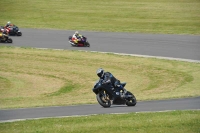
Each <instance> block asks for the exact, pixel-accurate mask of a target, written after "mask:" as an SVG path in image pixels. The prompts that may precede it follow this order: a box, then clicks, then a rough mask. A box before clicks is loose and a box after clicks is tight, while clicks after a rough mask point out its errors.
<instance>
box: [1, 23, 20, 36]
mask: <svg viewBox="0 0 200 133" xmlns="http://www.w3.org/2000/svg"><path fill="white" fill-rule="evenodd" d="M5 28H6V30H8V34H9V35H11V36H22V32H21V31H20V30H19V28H18V27H17V26H16V25H13V26H9V27H5Z"/></svg>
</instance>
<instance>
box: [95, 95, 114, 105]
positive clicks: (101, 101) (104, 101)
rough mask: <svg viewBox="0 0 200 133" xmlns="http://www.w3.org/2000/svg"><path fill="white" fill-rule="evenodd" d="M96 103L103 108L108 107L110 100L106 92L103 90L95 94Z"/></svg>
mask: <svg viewBox="0 0 200 133" xmlns="http://www.w3.org/2000/svg"><path fill="white" fill-rule="evenodd" d="M96 98H97V101H98V103H99V104H100V105H101V106H103V107H104V108H109V107H110V106H111V101H110V99H109V96H108V94H107V93H106V92H105V91H101V92H99V93H98V94H97V95H96Z"/></svg>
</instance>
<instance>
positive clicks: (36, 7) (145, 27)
mask: <svg viewBox="0 0 200 133" xmlns="http://www.w3.org/2000/svg"><path fill="white" fill-rule="evenodd" d="M0 5H1V8H0V12H1V17H0V25H5V23H6V22H7V21H9V20H10V21H11V22H13V23H15V24H16V25H18V26H19V27H23V28H48V29H64V30H87V31H88V30H89V31H109V32H137V33H164V34H196V35H200V15H199V13H200V1H199V0H98V1H97V0H82V1H77V0H56V1H55V0H42V1H41V0H32V1H30V0H29V1H28V0H17V1H16V0H1V1H0Z"/></svg>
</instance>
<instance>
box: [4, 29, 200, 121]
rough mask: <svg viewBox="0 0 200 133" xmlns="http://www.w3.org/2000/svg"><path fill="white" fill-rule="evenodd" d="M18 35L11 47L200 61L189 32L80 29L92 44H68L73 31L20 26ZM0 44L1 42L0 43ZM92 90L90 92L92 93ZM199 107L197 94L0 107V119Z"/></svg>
mask: <svg viewBox="0 0 200 133" xmlns="http://www.w3.org/2000/svg"><path fill="white" fill-rule="evenodd" d="M20 30H21V31H22V36H21V37H13V36H11V38H12V39H13V43H12V44H3V45H13V46H23V47H37V48H52V49H71V50H86V51H101V52H115V53H127V54H137V55H150V56H160V57H169V58H179V59H184V60H188V61H197V62H200V37H199V36H192V35H191V36H190V35H156V34H154V35H152V34H131V33H103V32H85V31H84V32H81V34H82V35H85V36H86V37H88V41H89V42H90V44H91V47H90V48H88V47H71V46H70V45H69V43H68V36H70V35H72V34H73V33H74V31H64V30H39V29H20ZM0 45H2V44H0ZM91 93H92V92H91ZM188 109H200V97H195V98H186V99H173V100H161V101H145V102H138V103H137V105H136V106H135V107H127V106H124V105H123V106H115V105H112V106H111V108H102V107H101V106H100V105H98V104H95V105H94V104H93V105H81V106H66V107H46V108H29V109H12V110H0V122H5V121H15V120H19V119H34V118H44V117H61V116H76V115H90V114H107V113H126V112H143V111H165V110H188Z"/></svg>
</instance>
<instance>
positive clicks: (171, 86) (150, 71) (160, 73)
mask: <svg viewBox="0 0 200 133" xmlns="http://www.w3.org/2000/svg"><path fill="white" fill-rule="evenodd" d="M0 60H1V62H0V68H1V69H0V77H1V78H0V85H1V86H0V90H1V91H0V108H22V107H36V106H59V105H60V106H63V105H73V104H90V103H97V101H96V97H95V94H94V93H93V92H92V88H93V85H94V83H95V81H96V80H97V79H98V77H97V76H96V70H97V69H98V68H99V67H103V68H104V69H105V70H106V71H110V72H112V73H113V74H114V75H115V77H116V78H118V79H120V80H121V81H122V82H127V85H126V89H127V90H129V91H131V92H132V93H133V94H134V95H135V96H136V98H137V100H138V101H142V100H157V99H170V98H183V97H194V96H200V82H199V79H200V63H189V62H183V61H173V60H164V59H155V58H142V57H132V56H123V55H114V54H111V53H109V54H102V53H94V52H80V51H71V50H59V51H58V50H51V49H47V50H41V49H34V48H16V47H6V46H2V47H0Z"/></svg>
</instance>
